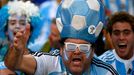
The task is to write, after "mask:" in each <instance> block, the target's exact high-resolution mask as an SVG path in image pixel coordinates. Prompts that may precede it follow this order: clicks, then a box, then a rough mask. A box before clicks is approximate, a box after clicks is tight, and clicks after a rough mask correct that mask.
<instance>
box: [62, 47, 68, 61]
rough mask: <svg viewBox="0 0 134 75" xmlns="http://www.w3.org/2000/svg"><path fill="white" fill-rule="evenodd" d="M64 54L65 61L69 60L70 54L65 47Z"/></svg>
mask: <svg viewBox="0 0 134 75" xmlns="http://www.w3.org/2000/svg"><path fill="white" fill-rule="evenodd" d="M63 56H64V59H65V61H68V60H69V59H68V55H67V53H66V51H65V49H64V51H63Z"/></svg>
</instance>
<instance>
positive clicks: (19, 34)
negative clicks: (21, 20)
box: [15, 31, 23, 38]
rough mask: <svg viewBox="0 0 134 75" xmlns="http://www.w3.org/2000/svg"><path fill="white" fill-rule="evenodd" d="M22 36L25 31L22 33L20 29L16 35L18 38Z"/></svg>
mask: <svg viewBox="0 0 134 75" xmlns="http://www.w3.org/2000/svg"><path fill="white" fill-rule="evenodd" d="M22 36H23V33H22V32H20V31H19V32H17V33H16V35H15V37H17V38H19V37H22Z"/></svg>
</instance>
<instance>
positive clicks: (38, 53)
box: [32, 49, 60, 57]
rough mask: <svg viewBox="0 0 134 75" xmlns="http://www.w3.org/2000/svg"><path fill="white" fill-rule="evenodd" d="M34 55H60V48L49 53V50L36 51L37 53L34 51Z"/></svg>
mask: <svg viewBox="0 0 134 75" xmlns="http://www.w3.org/2000/svg"><path fill="white" fill-rule="evenodd" d="M32 55H33V56H36V57H40V56H43V55H48V56H58V55H60V50H58V49H56V50H54V51H51V52H49V53H47V52H36V53H34V54H32Z"/></svg>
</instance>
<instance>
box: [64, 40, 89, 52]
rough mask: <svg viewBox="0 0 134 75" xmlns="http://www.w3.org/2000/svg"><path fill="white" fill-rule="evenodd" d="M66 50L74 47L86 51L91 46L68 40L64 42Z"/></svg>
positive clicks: (73, 49)
mask: <svg viewBox="0 0 134 75" xmlns="http://www.w3.org/2000/svg"><path fill="white" fill-rule="evenodd" d="M64 44H65V50H66V51H75V50H76V48H78V49H79V50H80V52H83V53H87V52H89V50H90V48H91V44H76V43H70V42H64Z"/></svg>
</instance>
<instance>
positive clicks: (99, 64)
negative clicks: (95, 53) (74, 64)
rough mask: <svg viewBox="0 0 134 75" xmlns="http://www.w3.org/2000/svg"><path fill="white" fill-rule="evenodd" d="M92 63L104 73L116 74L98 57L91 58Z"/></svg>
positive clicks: (116, 73) (116, 74)
mask: <svg viewBox="0 0 134 75" xmlns="http://www.w3.org/2000/svg"><path fill="white" fill-rule="evenodd" d="M92 64H93V65H94V66H95V67H96V69H99V70H101V71H103V72H105V73H108V72H109V73H111V74H112V75H118V72H117V71H116V70H115V69H114V68H113V67H112V66H111V65H110V64H108V63H105V62H103V61H101V60H100V59H98V58H93V61H92Z"/></svg>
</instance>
